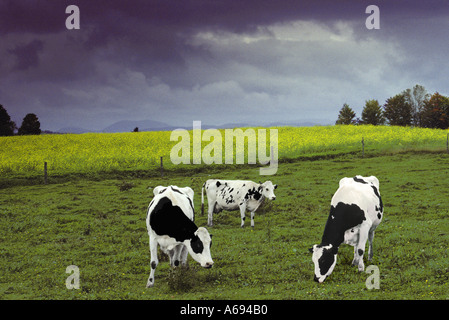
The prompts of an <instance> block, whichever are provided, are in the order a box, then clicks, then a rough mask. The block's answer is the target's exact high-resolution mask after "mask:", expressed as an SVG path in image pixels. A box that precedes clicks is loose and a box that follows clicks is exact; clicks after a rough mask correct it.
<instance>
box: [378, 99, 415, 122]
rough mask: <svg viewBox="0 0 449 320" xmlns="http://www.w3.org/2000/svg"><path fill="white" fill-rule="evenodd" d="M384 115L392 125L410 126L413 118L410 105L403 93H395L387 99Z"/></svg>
mask: <svg viewBox="0 0 449 320" xmlns="http://www.w3.org/2000/svg"><path fill="white" fill-rule="evenodd" d="M384 116H385V118H386V119H387V121H388V123H389V124H390V125H392V126H410V125H411V124H412V118H413V114H412V106H411V105H410V103H408V102H407V100H406V98H405V96H404V95H403V94H397V95H395V96H394V97H392V98H388V99H387V101H386V103H385V105H384Z"/></svg>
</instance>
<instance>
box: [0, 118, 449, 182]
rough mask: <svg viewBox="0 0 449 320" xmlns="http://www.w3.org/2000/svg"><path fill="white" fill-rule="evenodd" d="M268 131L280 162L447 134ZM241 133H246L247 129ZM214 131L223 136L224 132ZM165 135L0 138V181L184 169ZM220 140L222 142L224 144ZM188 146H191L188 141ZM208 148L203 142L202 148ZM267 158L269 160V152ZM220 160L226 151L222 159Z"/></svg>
mask: <svg viewBox="0 0 449 320" xmlns="http://www.w3.org/2000/svg"><path fill="white" fill-rule="evenodd" d="M271 129H277V130H278V152H279V161H280V162H282V161H283V160H292V159H296V158H302V157H310V156H314V155H332V154H344V153H351V152H352V153H354V152H360V153H361V152H362V139H363V140H364V144H365V153H366V154H379V153H383V152H389V151H403V150H434V149H438V150H444V149H445V148H446V139H447V134H448V132H449V131H448V130H436V129H423V128H410V127H393V126H370V125H366V126H352V125H350V126H316V127H277V128H271ZM242 130H243V132H246V131H245V130H247V128H243V129H242ZM256 130H258V129H256ZM267 131H268V130H267ZM219 132H220V133H221V134H222V135H223V137H224V135H225V133H224V130H220V131H219ZM203 133H204V130H203ZM170 134H171V132H169V131H158V132H139V133H134V132H133V133H86V134H57V135H40V136H15V137H0V155H1V157H0V175H1V176H2V177H3V178H7V177H14V176H23V177H29V176H34V175H41V174H42V171H43V164H44V162H47V164H48V171H49V172H51V174H53V175H64V174H76V173H92V172H95V173H101V172H116V171H127V170H157V169H158V168H159V166H160V158H161V157H163V159H164V160H163V161H164V168H168V169H174V170H176V169H177V168H181V167H183V165H182V164H181V165H177V166H175V165H173V164H172V163H171V161H170V151H171V149H172V148H173V147H174V146H175V145H176V144H177V143H178V141H170ZM189 134H190V137H192V131H189ZM267 139H268V137H267ZM224 141H225V139H224V138H223V139H222V143H223V144H224ZM190 143H191V144H192V143H193V138H192V139H191V141H190ZM208 143H209V142H204V141H203V142H202V148H203V149H204V146H205V145H207V144H208ZM267 143H268V142H267ZM245 146H247V144H245ZM222 150H224V146H223V149H222ZM192 151H193V149H192ZM244 153H245V151H244ZM267 154H268V155H269V151H267ZM191 157H193V152H191ZM224 157H225V152H223V159H224ZM234 157H235V154H234ZM224 162H225V161H224V160H223V163H224ZM190 163H192V162H190ZM245 163H247V151H246V153H245ZM203 165H204V163H203Z"/></svg>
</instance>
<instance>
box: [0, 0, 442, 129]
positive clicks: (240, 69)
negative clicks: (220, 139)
mask: <svg viewBox="0 0 449 320" xmlns="http://www.w3.org/2000/svg"><path fill="white" fill-rule="evenodd" d="M70 4H76V5H77V6H78V7H79V9H80V29H79V30H68V29H67V28H66V24H65V22H66V18H67V17H68V16H69V14H66V13H65V10H66V7H67V6H68V5H70ZM370 4H376V5H377V6H378V7H379V9H380V29H379V30H375V29H373V30H368V29H367V28H366V26H365V21H366V19H367V18H368V16H369V14H367V13H365V9H366V7H367V6H368V5H370ZM0 37H1V41H0V57H1V59H0V104H2V105H3V106H4V107H5V108H6V109H7V111H8V113H9V114H10V115H11V117H12V118H13V120H14V121H15V122H16V123H17V125H18V126H20V124H21V122H22V119H23V117H25V115H26V114H27V113H35V114H36V115H37V116H38V117H39V120H40V122H41V128H42V129H48V130H58V129H59V128H62V127H69V126H70V127H83V128H87V129H95V130H99V129H102V128H104V127H106V126H108V125H110V124H112V123H113V122H115V121H119V120H143V119H151V120H157V121H163V122H166V123H168V124H170V125H175V126H186V125H191V124H192V121H193V120H201V121H202V122H203V123H204V124H209V125H220V124H223V123H229V122H249V123H260V124H264V123H269V122H273V121H293V120H295V121H310V120H312V121H314V122H318V123H322V124H329V123H334V122H335V120H336V118H337V115H338V112H339V110H340V108H341V107H342V105H343V104H344V103H348V104H349V106H350V107H352V108H353V109H354V110H355V111H356V113H357V116H359V117H360V113H361V111H362V108H363V106H364V104H365V100H368V99H377V100H379V102H380V103H381V104H384V103H385V100H386V99H387V98H389V97H391V96H393V95H395V94H398V93H400V92H401V91H403V90H404V89H407V88H411V87H413V86H414V85H415V84H421V85H423V86H424V87H425V88H426V89H427V90H428V91H429V93H434V92H435V91H438V92H440V93H441V94H444V95H448V94H449V82H448V79H449V63H448V52H449V2H447V1H435V0H430V1H400V0H396V1H363V0H355V1H335V0H329V1H316V0H315V1H313V0H310V1H301V0H287V1H283V0H239V1H230V0H220V1H215V0H179V1H168V0H160V1H156V0H142V1H135V0H133V1H123V0H108V1H97V0H90V1H79V0H70V1H64V0H58V1H56V0H47V1H37V0H33V1H31V0H30V1H24V0H11V1H7V0H0Z"/></svg>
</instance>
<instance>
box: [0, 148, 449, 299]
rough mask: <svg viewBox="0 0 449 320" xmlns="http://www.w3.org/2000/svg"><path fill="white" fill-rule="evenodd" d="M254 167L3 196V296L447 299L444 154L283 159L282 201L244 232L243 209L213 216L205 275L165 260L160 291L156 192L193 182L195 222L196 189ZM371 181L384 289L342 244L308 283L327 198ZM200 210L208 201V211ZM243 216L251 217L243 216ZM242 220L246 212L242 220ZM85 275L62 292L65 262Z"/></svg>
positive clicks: (448, 209) (253, 172) (246, 174)
mask: <svg viewBox="0 0 449 320" xmlns="http://www.w3.org/2000/svg"><path fill="white" fill-rule="evenodd" d="M258 173H259V171H258V170H257V169H256V168H252V167H245V166H243V167H237V168H232V170H230V169H227V168H223V170H220V171H218V170H214V169H211V170H210V171H209V172H208V171H207V170H205V171H200V172H197V173H189V174H185V173H184V172H168V173H166V175H165V177H164V178H160V177H141V176H139V175H133V174H130V175H129V176H126V175H119V178H112V177H111V176H108V177H107V178H106V179H104V180H101V179H98V178H94V179H88V178H86V177H82V178H79V179H73V180H69V181H65V182H63V181H56V182H55V181H53V182H52V183H51V184H48V185H15V186H10V187H6V188H3V189H0V208H1V210H0V225H1V230H2V232H1V233H0V251H1V259H0V268H1V270H2V273H1V276H0V299H89V300H93V299H145V300H149V299H163V300H170V299H208V300H214V299H241V300H246V299H256V300H257V299H283V300H288V299H293V300H297V299H448V298H449V265H448V258H449V257H448V250H447V248H448V244H449V223H448V213H449V201H448V198H449V188H448V186H449V156H448V155H447V154H444V153H397V154H390V155H388V154H385V155H381V156H372V157H369V158H364V159H361V158H360V157H359V156H358V155H357V156H353V155H351V154H348V155H346V156H340V157H336V158H333V159H321V160H314V161H297V162H296V161H295V162H291V163H281V164H280V166H279V170H278V172H277V174H276V175H274V176H270V177H268V178H267V179H270V180H272V181H273V183H276V184H278V186H279V187H278V188H277V190H276V196H277V199H276V200H275V201H272V202H268V201H267V202H265V203H264V205H263V207H262V208H259V210H258V212H257V213H256V216H255V227H254V228H251V227H250V226H249V219H247V220H246V226H245V228H243V229H242V228H240V217H239V213H238V212H227V211H223V212H222V213H220V214H216V215H214V227H212V228H208V229H209V231H210V233H211V234H213V246H212V257H213V259H214V262H215V265H214V267H213V268H212V269H203V268H201V267H200V266H199V264H198V263H196V262H195V261H194V260H193V259H192V258H191V257H189V259H188V263H189V267H188V268H185V269H181V268H178V269H171V268H170V267H169V262H168V258H167V257H166V256H165V255H163V254H162V253H159V254H160V263H159V266H158V268H157V270H156V274H155V286H154V287H153V288H150V289H146V288H145V285H146V282H147V279H148V276H149V273H150V254H149V249H148V248H149V247H148V235H147V230H146V226H145V218H146V209H147V206H148V204H149V202H150V201H151V198H152V190H151V189H152V188H154V187H155V186H157V185H169V184H173V185H178V186H190V187H192V188H193V190H194V191H195V198H194V204H195V208H196V210H195V211H196V216H195V219H196V220H195V222H196V224H197V225H198V226H205V225H206V223H207V217H206V215H204V216H202V215H201V214H200V207H201V186H202V184H203V183H204V181H205V180H207V179H209V178H222V179H251V180H254V181H259V180H261V179H264V178H266V177H262V176H259V174H258ZM356 174H361V175H365V176H368V175H376V176H377V177H378V179H379V181H380V192H381V195H382V199H383V202H384V205H385V209H384V211H385V216H384V219H383V221H382V223H381V224H380V226H379V227H378V229H377V231H376V235H375V238H374V259H373V261H372V262H368V261H367V260H366V255H365V267H367V266H369V265H370V264H373V265H376V266H378V268H379V270H380V289H379V290H375V289H373V290H368V289H367V288H366V286H365V281H366V279H367V278H368V276H369V275H368V274H366V273H358V272H357V268H356V267H352V266H351V261H352V255H353V250H352V247H350V246H347V245H342V247H341V248H340V251H339V255H338V259H337V265H336V267H335V270H334V272H333V273H332V275H331V276H330V277H329V278H328V279H327V280H326V282H325V283H324V284H318V283H316V282H314V281H313V263H312V260H311V256H310V254H309V252H308V248H309V247H311V246H312V245H313V244H316V243H319V242H320V240H321V235H322V232H323V229H324V224H325V222H326V219H327V216H328V213H329V204H330V199H331V197H332V195H333V193H334V192H335V191H336V190H337V188H338V181H339V180H340V179H341V178H342V177H345V176H347V177H350V176H354V175H356ZM205 207H206V208H207V202H206V204H205ZM248 215H249V213H248ZM248 215H247V216H248ZM69 265H76V266H78V267H79V269H80V286H81V288H80V289H79V290H75V289H73V290H68V289H67V288H66V286H65V281H66V279H67V277H68V276H69V274H67V273H65V270H66V267H67V266H69Z"/></svg>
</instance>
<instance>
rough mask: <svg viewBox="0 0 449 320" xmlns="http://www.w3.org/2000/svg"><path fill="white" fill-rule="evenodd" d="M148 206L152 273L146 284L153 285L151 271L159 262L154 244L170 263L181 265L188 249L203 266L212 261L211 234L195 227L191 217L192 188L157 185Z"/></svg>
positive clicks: (147, 221)
mask: <svg viewBox="0 0 449 320" xmlns="http://www.w3.org/2000/svg"><path fill="white" fill-rule="evenodd" d="M153 194H154V198H153V200H152V201H151V202H150V205H149V206H148V214H147V219H146V223H147V229H148V235H149V236H150V253H151V274H150V277H149V278H148V282H147V288H148V287H152V286H153V285H154V272H155V270H156V267H157V265H158V263H159V260H158V259H157V245H158V244H159V246H160V247H161V250H162V251H163V252H164V253H165V254H167V255H168V256H169V258H170V265H171V266H175V267H176V266H178V265H179V263H181V264H182V265H183V266H184V265H186V262H187V253H190V255H191V256H192V258H193V259H194V260H196V261H197V262H199V263H200V264H201V266H202V267H204V268H210V267H212V265H213V264H214V262H213V261H212V257H211V254H210V246H211V244H212V239H211V235H209V232H208V231H207V229H206V228H203V227H200V228H198V227H197V226H196V225H195V223H194V222H193V220H194V208H193V190H192V189H191V188H189V187H185V188H178V187H177V186H168V187H162V186H159V187H156V188H154V190H153Z"/></svg>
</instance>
